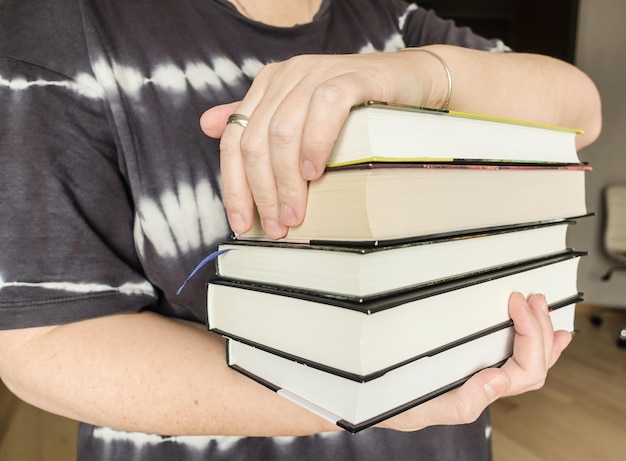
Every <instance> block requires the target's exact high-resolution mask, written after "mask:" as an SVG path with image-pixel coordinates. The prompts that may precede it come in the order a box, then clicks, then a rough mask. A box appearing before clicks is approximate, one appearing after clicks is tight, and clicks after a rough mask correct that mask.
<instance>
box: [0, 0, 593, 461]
mask: <svg viewBox="0 0 626 461" xmlns="http://www.w3.org/2000/svg"><path fill="white" fill-rule="evenodd" d="M0 11H2V14H1V16H0V103H1V104H2V107H3V108H4V110H3V111H2V114H1V115H0V146H1V147H0V149H1V151H0V158H1V164H0V175H2V179H1V181H0V189H1V191H2V194H3V197H10V199H5V200H3V202H2V205H1V206H0V209H1V213H2V215H1V219H0V222H2V225H1V227H0V233H1V235H2V239H1V243H0V245H1V249H0V268H1V274H2V285H0V287H1V289H0V297H1V298H0V328H1V329H2V331H0V376H1V377H2V379H3V380H4V381H5V383H6V384H7V386H8V387H9V388H10V389H11V390H13V391H14V392H15V393H16V394H17V395H18V396H19V397H21V398H23V399H24V400H26V401H28V402H30V403H32V404H34V405H36V406H39V407H41V408H43V409H45V410H48V411H52V412H55V413H58V414H62V415H65V416H67V417H70V418H74V419H77V420H79V421H83V422H84V424H82V425H81V429H80V434H79V458H80V459H85V460H87V459H88V460H98V459H101V460H119V459H146V460H148V459H150V460H153V459H176V460H179V459H211V460H222V459H228V460H247V459H272V460H283V459H285V460H291V459H298V460H306V459H315V460H322V459H342V460H350V459H354V460H369V459H372V460H374V459H376V460H379V459H402V460H405V459H427V460H432V459H476V460H483V459H489V457H490V447H489V437H488V419H487V416H486V413H485V412H484V409H485V408H486V407H487V405H488V404H489V403H490V402H492V401H493V400H495V399H496V398H498V397H501V396H505V395H513V394H516V393H520V392H524V391H526V390H529V389H533V388H537V387H539V386H540V385H541V384H542V382H543V379H545V375H546V372H547V369H548V368H549V367H550V366H551V365H552V364H553V363H554V361H556V359H557V358H558V356H559V355H560V353H561V351H562V350H563V349H564V348H565V347H566V345H567V343H568V342H569V339H570V338H569V335H568V334H567V333H565V332H556V333H555V332H553V331H552V327H551V324H550V322H549V318H548V316H547V314H546V305H545V300H544V299H543V298H542V297H541V296H534V297H532V298H530V299H529V300H524V299H523V298H522V297H521V296H520V295H517V294H516V295H513V296H512V297H511V302H510V311H511V316H512V317H513V318H514V320H515V323H516V328H517V336H516V340H515V354H514V357H513V359H511V360H510V361H509V362H508V363H507V364H506V365H505V366H504V367H502V368H501V369H497V370H496V369H493V370H486V371H484V372H481V373H479V374H477V375H476V376H475V377H474V378H472V379H471V380H469V381H468V382H467V383H466V384H465V385H464V386H462V387H461V388H459V389H457V390H455V391H453V392H450V393H448V394H446V395H444V396H442V397H439V398H437V399H434V400H432V401H430V402H428V403H426V404H424V405H421V406H419V407H417V408H415V409H413V410H410V411H407V412H405V413H403V414H401V415H399V416H397V417H395V418H393V419H390V420H388V421H386V422H385V423H383V424H382V425H381V426H382V427H381V428H373V429H368V430H367V431H364V432H362V433H360V434H357V436H352V435H350V434H347V433H345V432H341V431H338V430H337V428H336V427H334V426H332V425H330V424H329V423H327V422H326V421H324V420H322V419H320V418H318V417H316V416H315V415H312V414H310V413H308V412H306V411H304V410H302V409H300V408H299V407H296V406H294V405H292V404H290V403H288V402H286V401H284V400H283V399H281V398H280V397H277V396H276V395H274V394H273V393H271V392H268V391H267V390H266V389H264V388H262V386H259V385H257V384H256V383H254V382H252V381H251V380H248V379H246V378H244V377H242V376H240V375H238V374H237V373H235V372H233V371H231V370H229V369H228V368H227V367H226V365H225V360H224V344H223V340H222V339H221V338H219V337H217V336H216V335H213V334H210V333H208V332H206V328H205V327H204V315H205V311H204V309H205V306H204V288H205V283H206V281H207V278H206V277H199V276H197V277H195V278H194V279H192V280H191V281H190V283H189V284H188V285H187V286H186V288H185V290H184V291H183V292H182V293H181V294H180V295H179V296H177V295H176V294H175V293H176V289H177V288H178V286H179V285H180V283H181V281H182V280H183V279H184V277H185V276H186V275H187V274H188V273H189V271H190V270H191V269H192V268H193V267H194V266H195V265H196V263H197V262H198V261H199V260H200V259H201V258H202V257H204V256H205V255H206V254H208V253H210V252H212V251H213V250H214V249H215V246H216V245H217V244H218V243H219V242H221V241H223V240H225V239H227V238H228V237H229V235H230V232H231V229H232V230H234V231H236V232H241V231H244V230H246V229H247V228H248V226H249V225H250V222H251V216H252V209H253V203H256V205H257V207H258V209H259V213H260V215H261V216H262V218H263V222H264V227H265V229H266V231H267V232H268V233H269V234H270V235H271V236H273V237H279V236H281V235H283V234H284V233H285V231H286V229H287V227H288V226H292V225H295V224H297V223H298V222H299V221H300V220H301V219H302V216H303V210H304V206H305V203H306V188H305V185H306V181H308V180H311V179H315V178H316V177H318V176H319V175H320V174H321V171H322V169H323V165H324V163H325V159H326V158H327V156H328V153H329V149H330V146H331V145H332V141H333V139H334V137H335V136H336V134H337V131H338V129H339V126H340V124H341V122H342V120H344V119H345V117H346V115H347V111H348V110H349V108H350V107H351V106H352V105H353V104H355V103H358V102H361V101H363V100H366V99H378V100H386V101H391V102H401V103H406V104H417V105H425V106H432V107H440V106H442V105H443V104H444V102H445V101H446V99H447V97H448V91H449V86H448V81H447V74H446V69H445V66H447V67H448V68H449V69H450V71H451V76H452V82H453V85H452V90H453V91H452V93H451V98H450V101H449V107H450V108H452V109H456V110H468V111H471V112H482V113H486V114H491V115H499V116H507V117H514V118H523V119H528V120H534V121H537V122H547V123H552V124H557V125H566V126H573V127H577V128H583V129H585V130H586V134H585V135H583V136H580V137H579V140H578V142H579V147H582V146H584V145H586V144H588V143H590V142H592V141H593V140H594V139H595V138H596V137H597V135H598V133H599V130H600V103H599V99H598V95H597V92H596V90H595V87H594V86H593V84H592V83H591V82H590V81H589V79H588V78H587V77H586V76H585V75H584V74H582V73H581V72H580V71H579V70H577V69H576V68H574V67H572V66H570V65H568V64H565V63H562V62H560V61H557V60H553V59H550V58H546V57H542V56H530V55H523V54H516V53H498V51H503V50H505V49H506V47H504V46H503V45H502V43H501V42H499V41H497V40H487V39H485V38H482V37H479V36H477V35H475V34H473V33H472V32H471V31H470V30H468V29H462V28H457V27H456V26H454V24H452V23H450V22H447V21H442V20H441V19H439V18H437V17H436V16H435V15H434V14H433V13H432V12H429V11H426V10H423V9H422V8H419V7H417V6H415V5H409V4H406V3H404V2H403V1H401V0H397V1H396V0H323V1H320V0H311V1H309V0H255V1H253V0H237V1H235V0H234V1H233V3H230V2H228V1H227V0H190V1H188V2H178V1H171V0H151V1H147V0H136V1H134V2H127V1H121V0H105V1H103V0H99V1H94V0H20V1H19V2H18V1H12V0H0ZM419 47H426V49H428V50H429V52H424V51H418V50H407V51H400V50H403V49H405V48H419ZM396 51H398V52H396ZM432 53H435V54H434V55H433V54H432ZM302 55H304V56H302ZM294 57H296V58H294ZM292 58H294V59H292ZM268 64H269V65H268ZM253 80H254V83H252V82H253ZM251 84H252V86H251V87H250V85H251ZM572 95H575V97H572ZM207 109H209V110H208V111H206V110H207ZM235 110H236V112H237V113H239V114H241V115H243V116H244V117H247V118H248V119H249V123H248V124H247V126H246V127H245V129H244V128H243V127H242V126H240V125H238V124H235V123H229V124H226V121H227V118H228V116H229V115H231V114H232V113H233V112H234V111H235ZM205 111H206V113H204V115H203V116H202V127H203V130H204V131H205V132H206V134H208V135H210V136H212V138H209V137H206V136H204V135H203V134H202V132H201V131H200V129H199V128H198V120H199V118H200V116H201V114H203V112H205ZM216 138H221V149H220V143H219V142H218V141H217V140H216ZM220 156H221V157H220ZM220 167H221V172H220ZM229 225H230V228H229ZM210 272H211V271H210V270H206V272H205V274H209V273H210ZM419 429H421V430H419ZM154 434H159V435H154Z"/></svg>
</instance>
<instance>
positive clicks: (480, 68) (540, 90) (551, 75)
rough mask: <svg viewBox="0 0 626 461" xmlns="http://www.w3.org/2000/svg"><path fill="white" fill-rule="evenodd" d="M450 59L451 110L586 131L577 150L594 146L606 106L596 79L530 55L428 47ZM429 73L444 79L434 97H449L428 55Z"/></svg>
mask: <svg viewBox="0 0 626 461" xmlns="http://www.w3.org/2000/svg"><path fill="white" fill-rule="evenodd" d="M428 48H429V49H431V50H433V51H435V52H436V53H438V54H439V55H440V56H442V57H443V59H445V61H446V62H447V63H448V65H449V67H450V70H451V73H452V80H453V91H452V98H451V101H450V108H451V109H453V110H458V111H467V112H473V113H483V114H488V115H495V116H500V117H508V118H517V119H522V120H529V121H534V122H538V123H547V124H552V125H560V126H565V127H570V128H577V129H581V130H584V134H582V135H580V136H578V139H577V144H578V147H579V148H582V147H584V146H586V145H588V144H590V143H592V142H593V141H594V140H595V139H596V138H597V137H598V135H599V133H600V129H601V123H602V122H601V121H602V116H601V104H600V97H599V94H598V91H597V89H596V87H595V85H594V83H593V82H592V81H591V79H590V78H589V77H588V76H587V75H586V74H585V73H583V72H582V71H581V70H579V69H578V68H576V67H575V66H572V65H570V64H568V63H566V62H563V61H560V60H558V59H554V58H550V57H547V56H543V55H537V54H527V53H491V52H485V51H476V50H469V49H464V48H458V47H453V46H446V45H437V46H431V47H428ZM415 58H416V59H417V58H419V59H420V60H421V61H422V62H424V63H425V62H426V60H429V59H430V61H429V64H428V65H429V67H430V68H431V70H430V72H431V73H432V75H433V76H434V75H437V78H438V79H439V80H438V82H437V84H436V85H437V86H436V88H435V89H434V91H433V93H434V94H436V95H438V98H439V99H441V98H442V97H443V96H444V95H445V93H446V92H447V82H446V81H445V79H444V77H445V74H443V70H441V69H440V71H439V74H435V73H434V72H435V70H433V66H440V67H442V66H441V64H440V63H439V62H437V61H436V60H435V59H433V58H432V57H429V56H428V55H427V54H426V53H416V55H415Z"/></svg>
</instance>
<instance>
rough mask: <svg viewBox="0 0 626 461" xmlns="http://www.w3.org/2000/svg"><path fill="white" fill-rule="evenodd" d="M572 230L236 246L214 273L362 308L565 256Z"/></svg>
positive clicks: (222, 254)
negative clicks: (376, 300) (415, 290)
mask: <svg viewBox="0 0 626 461" xmlns="http://www.w3.org/2000/svg"><path fill="white" fill-rule="evenodd" d="M571 224H573V222H572V221H561V222H554V223H549V224H543V225H533V226H521V227H511V228H505V229H499V230H492V231H489V232H479V233H470V234H462V235H455V236H445V237H437V238H429V239H422V240H417V241H410V242H405V243H401V244H397V245H391V246H386V245H379V246H361V245H357V246H346V245H330V244H326V245H325V244H323V243H320V244H317V245H316V244H297V243H287V242H267V241H240V240H234V241H232V242H225V243H223V244H221V245H219V246H218V254H219V256H218V257H217V259H216V273H217V275H218V276H219V277H222V278H227V279H233V280H247V281H249V282H254V283H261V284H270V285H277V286H284V287H290V288H296V289H299V290H309V291H313V292H319V293H325V294H327V295H334V296H339V297H345V298H349V299H355V300H359V301H363V300H365V299H367V298H369V297H374V296H384V295H387V294H390V293H392V292H394V291H398V290H405V289H408V288H411V287H418V286H420V285H424V284H430V283H437V282H440V281H443V280H449V279H454V278H460V277H464V276H467V275H469V274H473V273H479V272H484V271H488V270H493V269H495V268H498V267H503V266H506V265H511V264H516V263H519V262H522V261H529V260H532V259H534V258H538V257H542V256H546V255H552V254H557V253H560V252H563V251H565V250H566V249H567V243H566V235H567V229H568V227H569V226H570V225H571Z"/></svg>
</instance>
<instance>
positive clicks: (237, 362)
mask: <svg viewBox="0 0 626 461" xmlns="http://www.w3.org/2000/svg"><path fill="white" fill-rule="evenodd" d="M574 310H575V305H574V304H567V305H566V306H563V307H560V306H555V309H554V310H552V311H551V313H550V317H551V320H552V324H553V327H554V329H555V330H567V331H573V330H574ZM441 328H445V325H441ZM514 334H515V332H514V329H513V327H512V326H511V324H507V325H505V326H503V327H502V328H500V329H497V330H495V331H492V332H490V333H489V334H485V335H482V336H479V337H477V338H475V339H472V340H470V341H467V342H464V343H461V344H457V345H455V346H454V347H450V348H447V349H445V350H443V351H439V352H435V353H433V354H431V355H428V356H424V357H422V358H420V359H418V360H415V361H412V362H409V363H407V364H405V365H403V366H402V367H399V368H396V369H393V370H391V371H389V372H388V373H385V374H384V375H382V376H379V377H377V378H375V379H373V380H371V381H367V382H359V381H353V380H350V379H346V378H344V377H341V376H337V375H335V374H333V373H332V372H328V371H325V370H321V369H319V368H317V367H315V366H311V364H309V363H307V362H299V361H295V360H290V359H288V358H285V357H281V356H279V355H275V354H272V353H269V352H267V351H265V350H263V349H259V348H255V347H253V346H250V345H248V344H245V343H242V342H238V341H234V340H228V349H227V360H228V364H229V365H230V366H231V367H232V368H233V369H235V370H237V371H239V372H240V373H242V374H244V375H246V376H248V377H250V378H252V379H254V380H255V381H258V382H259V383H261V384H263V385H265V386H266V387H268V388H269V389H271V390H273V391H275V392H277V393H278V394H279V395H281V396H283V397H285V398H287V399H289V400H291V401H293V402H295V403H297V404H298V405H301V406H303V407H304V408H307V409H308V410H310V411H312V412H314V413H316V414H318V415H320V416H322V417H324V418H326V419H327V420H329V421H332V422H333V423H335V424H337V425H339V426H341V427H342V428H344V429H346V430H349V431H351V432H358V431H360V430H362V429H365V428H367V427H369V426H371V425H373V424H376V423H378V422H380V421H382V420H384V419H387V418H389V417H391V416H394V415H396V414H398V413H401V412H402V411H405V410H407V409H409V408H412V407H414V406H416V405H419V404H420V403H423V402H425V401H427V400H429V399H431V398H433V397H436V396H438V395H441V394H443V393H444V392H447V391H449V390H451V389H453V388H455V387H457V386H459V385H461V384H462V383H463V382H465V381H466V380H467V379H469V377H471V376H472V375H473V374H475V373H476V372H478V371H480V370H482V369H484V368H487V367H493V366H499V365H501V364H502V363H504V361H506V359H507V358H509V357H510V356H511V355H512V349H513V337H514Z"/></svg>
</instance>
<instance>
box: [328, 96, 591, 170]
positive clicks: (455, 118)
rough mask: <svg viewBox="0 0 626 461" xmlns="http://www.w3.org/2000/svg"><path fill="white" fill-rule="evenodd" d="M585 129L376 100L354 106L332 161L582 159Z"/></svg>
mask: <svg viewBox="0 0 626 461" xmlns="http://www.w3.org/2000/svg"><path fill="white" fill-rule="evenodd" d="M579 133H580V131H579V130H573V129H569V128H564V127H556V126H551V125H542V124H537V123H529V122H525V121H521V120H513V119H505V118H499V117H489V116H485V115H479V114H469V113H465V112H454V111H442V110H433V109H428V108H423V107H415V106H407V105H399V104H388V103H382V102H374V101H370V102H368V103H365V104H362V105H359V106H356V107H355V108H353V109H352V111H351V112H350V114H349V115H348V118H347V120H346V122H345V124H344V126H343V128H342V130H341V132H340V133H339V136H338V138H337V140H336V142H335V145H334V147H333V151H332V153H331V156H330V159H329V166H331V167H333V166H338V165H347V164H354V163H364V162H416V161H452V160H457V161H458V160H461V161H472V162H476V161H479V162H503V161H506V162H514V163H540V162H545V163H579V162H580V160H579V157H578V154H577V152H576V145H575V138H576V135H577V134H579Z"/></svg>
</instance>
